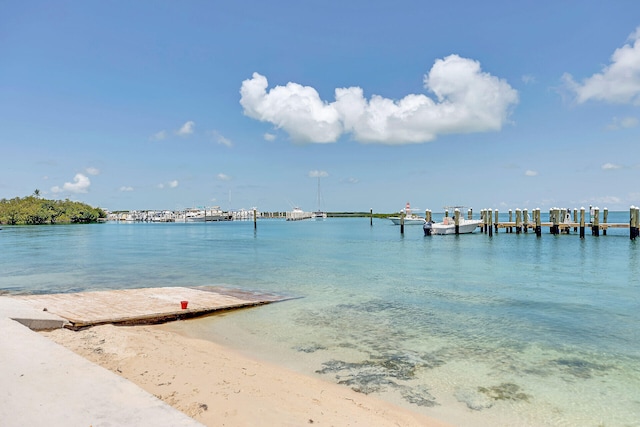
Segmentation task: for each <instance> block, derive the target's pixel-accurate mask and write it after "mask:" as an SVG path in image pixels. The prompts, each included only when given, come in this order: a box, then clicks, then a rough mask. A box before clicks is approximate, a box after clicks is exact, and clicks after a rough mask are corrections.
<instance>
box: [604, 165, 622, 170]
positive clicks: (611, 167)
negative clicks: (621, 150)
mask: <svg viewBox="0 0 640 427" xmlns="http://www.w3.org/2000/svg"><path fill="white" fill-rule="evenodd" d="M601 167H602V170H606V171H609V170H615V169H622V166H621V165H616V164H614V163H605V164H604V165H602V166H601Z"/></svg>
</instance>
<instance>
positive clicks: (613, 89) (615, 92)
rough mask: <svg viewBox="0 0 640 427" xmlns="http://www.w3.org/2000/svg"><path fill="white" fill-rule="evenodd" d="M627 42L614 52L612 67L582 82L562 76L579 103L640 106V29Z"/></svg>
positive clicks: (565, 75) (568, 76)
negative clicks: (603, 102)
mask: <svg viewBox="0 0 640 427" xmlns="http://www.w3.org/2000/svg"><path fill="white" fill-rule="evenodd" d="M628 41H629V43H627V44H625V45H624V46H622V47H621V48H618V49H616V50H615V51H614V52H613V55H611V64H610V65H608V66H605V67H604V68H603V69H602V72H600V73H596V74H594V75H592V76H591V77H589V78H586V79H584V80H583V81H582V83H577V82H575V81H574V80H573V76H571V74H568V73H565V74H564V75H563V76H562V79H563V80H564V82H565V84H566V85H567V87H568V88H569V89H570V90H571V91H572V92H575V95H576V102H577V103H578V104H581V103H583V102H586V101H589V100H596V101H605V102H610V103H617V104H635V105H640V27H638V28H637V29H636V30H635V31H634V33H633V34H631V35H630V36H629V38H628Z"/></svg>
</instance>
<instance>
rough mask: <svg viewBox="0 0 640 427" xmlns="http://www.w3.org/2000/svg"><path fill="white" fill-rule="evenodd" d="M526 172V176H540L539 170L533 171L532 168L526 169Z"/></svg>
mask: <svg viewBox="0 0 640 427" xmlns="http://www.w3.org/2000/svg"><path fill="white" fill-rule="evenodd" d="M524 174H525V175H526V176H538V172H537V171H532V170H526V171H525V172H524Z"/></svg>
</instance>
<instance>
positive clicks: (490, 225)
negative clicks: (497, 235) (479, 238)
mask: <svg viewBox="0 0 640 427" xmlns="http://www.w3.org/2000/svg"><path fill="white" fill-rule="evenodd" d="M487 212H488V213H489V215H487V217H488V218H489V224H488V228H489V237H493V220H492V218H493V211H492V210H491V209H489V210H488V211H487Z"/></svg>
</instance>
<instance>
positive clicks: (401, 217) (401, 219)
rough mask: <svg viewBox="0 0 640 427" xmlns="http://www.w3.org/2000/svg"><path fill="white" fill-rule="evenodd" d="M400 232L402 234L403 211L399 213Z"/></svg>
mask: <svg viewBox="0 0 640 427" xmlns="http://www.w3.org/2000/svg"><path fill="white" fill-rule="evenodd" d="M400 234H404V212H401V213H400Z"/></svg>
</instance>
